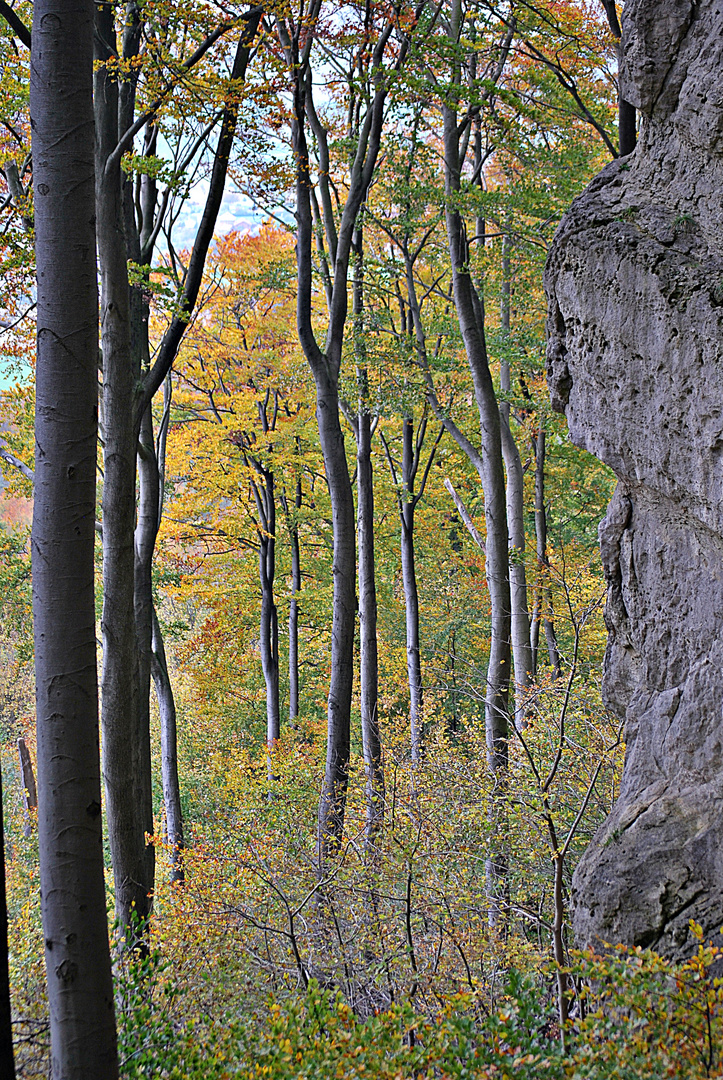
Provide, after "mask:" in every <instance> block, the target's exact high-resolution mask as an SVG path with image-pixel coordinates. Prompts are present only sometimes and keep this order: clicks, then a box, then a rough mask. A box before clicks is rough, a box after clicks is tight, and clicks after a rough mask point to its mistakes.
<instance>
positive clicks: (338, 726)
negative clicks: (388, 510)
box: [316, 372, 356, 854]
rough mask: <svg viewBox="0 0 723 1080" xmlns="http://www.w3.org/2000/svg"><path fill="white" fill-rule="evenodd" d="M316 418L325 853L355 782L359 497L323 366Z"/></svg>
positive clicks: (333, 388)
mask: <svg viewBox="0 0 723 1080" xmlns="http://www.w3.org/2000/svg"><path fill="white" fill-rule="evenodd" d="M316 419H317V423H318V426H319V437H320V441H321V449H322V454H323V457H324V470H325V473H326V480H327V483H328V485H329V494H330V496H331V513H332V522H333V534H334V547H333V556H332V559H333V575H334V595H333V603H332V617H331V679H330V682H329V703H328V712H327V746H326V766H325V771H324V784H323V788H322V794H321V800H320V804H319V837H320V842H321V850H322V852H323V853H326V854H331V853H332V852H333V851H335V850H336V848H337V847H338V845H339V844H340V843H341V838H342V834H343V831H344V813H345V809H346V791H347V786H348V782H349V744H350V714H351V696H352V687H353V682H354V624H355V622H356V596H355V592H356V590H355V579H356V551H355V547H356V545H355V531H356V530H355V523H354V498H353V495H352V490H351V481H350V479H349V467H348V465H347V460H346V450H345V447H344V433H343V432H342V430H341V423H340V420H339V391H338V386H337V380H336V378H334V377H332V376H331V375H325V374H324V373H323V372H319V374H318V377H317V378H316Z"/></svg>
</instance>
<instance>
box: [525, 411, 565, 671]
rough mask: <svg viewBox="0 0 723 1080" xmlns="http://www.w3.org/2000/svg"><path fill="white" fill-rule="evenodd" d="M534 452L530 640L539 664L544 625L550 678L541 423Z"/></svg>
mask: <svg viewBox="0 0 723 1080" xmlns="http://www.w3.org/2000/svg"><path fill="white" fill-rule="evenodd" d="M533 446H534V451H535V534H536V539H537V570H538V576H539V579H540V580H539V585H538V589H537V599H536V602H535V619H534V621H533V626H532V629H531V632H530V634H531V643H532V648H533V649H534V663H535V666H537V664H538V663H539V644H538V643H539V638H540V623H542V625H543V626H544V630H545V642H546V644H547V654H548V657H549V659H550V667H551V668H552V677H553V679H559V677H560V674H561V670H562V668H561V664H560V652H559V650H558V647H557V634H556V633H555V616H554V610H553V606H552V590H551V589H550V585H549V581H548V580H547V578H548V575H549V572H550V563H549V560H548V558H547V509H546V507H545V430H544V428H543V427H542V425H540V428H539V431H538V432H537V437H536V438H535V439H534V440H533Z"/></svg>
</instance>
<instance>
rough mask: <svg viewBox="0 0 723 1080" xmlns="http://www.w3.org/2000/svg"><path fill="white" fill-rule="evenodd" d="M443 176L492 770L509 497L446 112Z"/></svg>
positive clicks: (502, 720)
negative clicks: (486, 623)
mask: <svg viewBox="0 0 723 1080" xmlns="http://www.w3.org/2000/svg"><path fill="white" fill-rule="evenodd" d="M444 123H445V172H446V183H447V195H448V205H447V210H446V219H447V235H448V238H449V249H450V255H451V259H452V274H453V289H454V301H455V308H456V311H457V317H458V319H459V323H460V329H461V332H462V339H463V341H464V345H465V351H466V354H467V361H468V363H469V367H470V371H471V373H472V381H473V383H474V391H475V398H476V401H477V408H478V412H479V418H480V433H481V447H482V454H481V461H480V464H479V471H480V479H481V481H482V490H483V493H484V499H485V522H486V525H487V538H486V543H485V568H486V575H487V584H488V588H489V594H490V602H491V607H492V618H491V642H490V655H489V664H488V668H487V688H486V696H485V702H486V704H485V723H486V731H487V749H488V754H489V760H490V765H491V766H492V768H493V769H494V770H495V771H499V770H503V771H504V770H505V769H506V768H507V738H508V702H509V684H510V659H511V656H510V637H511V601H510V579H509V555H508V531H507V495H506V490H505V474H504V468H503V460H502V443H501V435H500V411H499V407H498V404H497V398H496V396H495V391H494V386H493V383H492V376H491V374H490V370H489V363H488V360H487V347H486V342H485V334H484V315H483V311H482V304H481V301H480V298H479V297H478V296H477V293H476V291H475V289H474V285H473V284H472V279H471V276H470V273H469V269H468V251H467V244H466V241H465V235H464V226H463V223H462V218H461V215H460V213H459V211H458V210H457V209H456V208H455V207H454V205H453V199H454V197H455V193H456V192H457V191H458V190H459V186H460V164H459V150H458V144H457V122H456V114H455V113H454V112H453V111H452V110H451V109H449V108H447V107H445V109H444Z"/></svg>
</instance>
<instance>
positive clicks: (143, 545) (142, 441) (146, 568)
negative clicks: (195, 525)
mask: <svg viewBox="0 0 723 1080" xmlns="http://www.w3.org/2000/svg"><path fill="white" fill-rule="evenodd" d="M134 291H135V290H134ZM141 318H142V315H141ZM145 328H146V329H147V323H146V326H145ZM140 329H141V332H143V329H144V327H143V326H141V328H140ZM146 344H147V342H146ZM136 460H137V466H138V485H137V487H138V499H137V507H136V525H135V530H134V537H133V552H134V559H133V613H134V620H135V640H136V650H137V656H138V732H139V753H140V762H141V768H140V772H139V775H138V788H139V793H140V798H141V803H142V805H143V806H144V807H145V808H146V813H147V814H148V815H149V821H148V824H147V825H146V826H145V828H146V830H147V831H148V832H149V833H152V832H153V816H152V807H153V787H152V781H151V663H152V659H151V658H152V638H153V552H154V550H155V546H156V536H157V535H158V525H159V507H160V477H159V474H158V462H157V460H156V448H155V444H154V438H153V417H152V415H151V410H150V407H149V408H148V409H147V410H146V413H145V416H144V417H143V421H142V423H141V430H140V434H139V437H138V454H137V459H136ZM159 634H160V629H159ZM159 706H160V702H159ZM149 851H150V852H151V853H152V854H153V860H154V862H153V866H152V867H149V869H148V872H149V875H150V874H151V873H154V872H155V849H154V848H149ZM152 882H153V878H151V883H152Z"/></svg>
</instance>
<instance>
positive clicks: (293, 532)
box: [289, 480, 301, 724]
mask: <svg viewBox="0 0 723 1080" xmlns="http://www.w3.org/2000/svg"><path fill="white" fill-rule="evenodd" d="M295 506H296V510H297V513H298V511H299V510H300V509H301V481H300V480H299V481H297V484H296V500H295ZM289 542H290V544H291V603H290V604H289V720H290V721H291V722H292V724H293V723H294V722H295V721H296V720H298V718H299V601H298V599H297V597H298V595H299V593H300V592H301V552H300V549H299V523H298V521H297V520H296V519H294V521H293V522H290V524H289Z"/></svg>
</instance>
